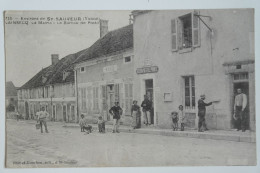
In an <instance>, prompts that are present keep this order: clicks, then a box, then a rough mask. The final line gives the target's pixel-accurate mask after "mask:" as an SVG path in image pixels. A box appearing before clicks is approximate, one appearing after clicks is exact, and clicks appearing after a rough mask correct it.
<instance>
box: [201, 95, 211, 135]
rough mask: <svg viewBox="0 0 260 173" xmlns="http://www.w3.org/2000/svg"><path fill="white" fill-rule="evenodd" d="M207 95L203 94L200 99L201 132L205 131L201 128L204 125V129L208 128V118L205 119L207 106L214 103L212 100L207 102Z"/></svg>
mask: <svg viewBox="0 0 260 173" xmlns="http://www.w3.org/2000/svg"><path fill="white" fill-rule="evenodd" d="M205 98H206V96H205V94H202V95H201V96H200V99H199V101H198V110H199V111H198V116H199V124H198V125H199V129H198V131H199V132H203V131H204V130H203V129H202V128H201V127H202V126H203V127H204V129H205V130H206V129H207V127H206V120H205V115H206V106H209V105H212V102H209V103H205V102H204V100H205Z"/></svg>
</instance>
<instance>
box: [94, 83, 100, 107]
mask: <svg viewBox="0 0 260 173" xmlns="http://www.w3.org/2000/svg"><path fill="white" fill-rule="evenodd" d="M93 104H94V105H93V110H95V111H98V110H99V105H98V87H94V88H93Z"/></svg>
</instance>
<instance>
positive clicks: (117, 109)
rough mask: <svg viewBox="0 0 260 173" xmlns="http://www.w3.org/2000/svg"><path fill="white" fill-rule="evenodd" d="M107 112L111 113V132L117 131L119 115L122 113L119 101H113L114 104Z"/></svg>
mask: <svg viewBox="0 0 260 173" xmlns="http://www.w3.org/2000/svg"><path fill="white" fill-rule="evenodd" d="M109 113H110V114H111V115H113V133H115V132H117V133H119V131H118V128H119V120H120V116H121V115H122V108H121V107H120V106H119V102H117V101H116V102H115V106H113V107H112V108H111V109H110V110H109Z"/></svg>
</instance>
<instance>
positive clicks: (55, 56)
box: [51, 54, 59, 65]
mask: <svg viewBox="0 0 260 173" xmlns="http://www.w3.org/2000/svg"><path fill="white" fill-rule="evenodd" d="M58 62H59V54H52V55H51V65H55V64H57V63H58Z"/></svg>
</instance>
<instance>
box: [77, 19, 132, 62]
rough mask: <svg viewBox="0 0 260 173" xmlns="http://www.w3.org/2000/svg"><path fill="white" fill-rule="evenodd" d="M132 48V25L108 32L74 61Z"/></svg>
mask: <svg viewBox="0 0 260 173" xmlns="http://www.w3.org/2000/svg"><path fill="white" fill-rule="evenodd" d="M130 48H133V25H132V24H131V25H127V26H125V27H122V28H119V29H116V30H113V31H110V32H108V33H107V34H106V35H105V36H104V37H101V38H100V39H98V40H97V41H96V42H95V43H94V44H93V45H92V46H90V47H89V48H88V49H87V50H86V51H84V52H82V54H81V55H80V56H79V57H77V60H76V61H75V63H79V62H82V61H86V60H89V59H93V58H98V57H102V56H106V55H109V54H112V53H115V52H119V51H123V50H126V49H130Z"/></svg>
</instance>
